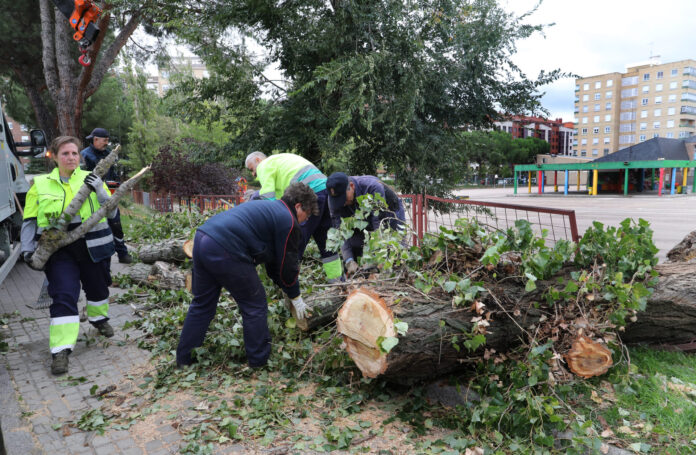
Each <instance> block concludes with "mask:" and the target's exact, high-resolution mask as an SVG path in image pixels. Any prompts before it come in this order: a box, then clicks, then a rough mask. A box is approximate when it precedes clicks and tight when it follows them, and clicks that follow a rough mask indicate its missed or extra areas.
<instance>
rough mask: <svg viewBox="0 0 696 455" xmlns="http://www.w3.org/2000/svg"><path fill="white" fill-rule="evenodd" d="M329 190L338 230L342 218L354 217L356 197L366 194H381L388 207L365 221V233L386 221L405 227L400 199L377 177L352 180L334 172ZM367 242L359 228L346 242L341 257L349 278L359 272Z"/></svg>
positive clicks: (391, 224) (331, 207)
mask: <svg viewBox="0 0 696 455" xmlns="http://www.w3.org/2000/svg"><path fill="white" fill-rule="evenodd" d="M326 190H327V191H328V192H329V210H330V211H331V219H332V222H333V226H334V227H335V228H338V227H340V226H341V219H342V218H348V217H352V216H354V215H355V210H356V209H357V207H358V202H357V198H358V197H360V196H363V195H365V194H379V195H380V196H382V198H384V200H385V201H386V203H387V208H388V209H387V210H383V211H381V212H379V213H378V214H376V215H375V214H371V215H370V216H369V217H368V219H367V220H366V221H367V222H368V225H367V227H366V230H368V231H376V230H377V229H379V228H380V226H381V225H382V221H383V220H387V221H386V222H385V224H386V226H388V227H390V228H391V229H401V228H403V224H404V221H405V220H406V213H405V211H404V206H403V204H402V203H401V199H399V196H398V195H397V194H396V192H395V191H394V190H392V189H391V188H390V187H389V185H385V184H384V183H382V181H381V180H379V179H378V178H377V177H374V176H372V175H360V176H352V177H349V176H347V175H346V174H344V173H343V172H334V173H333V174H331V175H330V176H329V178H328V179H327V180H326ZM386 226H384V227H386ZM364 243H365V236H364V235H363V232H362V231H361V230H359V229H356V230H355V232H354V233H353V236H352V237H351V238H349V239H348V240H346V241H345V242H344V243H343V245H342V247H341V255H342V256H343V261H344V262H345V270H346V275H347V276H352V275H353V274H354V273H355V272H356V271H357V270H358V263H357V259H358V258H359V257H360V256H362V250H363V244H364Z"/></svg>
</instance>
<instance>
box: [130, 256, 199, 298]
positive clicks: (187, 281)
mask: <svg viewBox="0 0 696 455" xmlns="http://www.w3.org/2000/svg"><path fill="white" fill-rule="evenodd" d="M122 275H126V276H128V277H130V278H131V279H132V280H133V281H134V282H136V283H138V284H144V285H147V286H151V287H154V288H156V289H170V290H175V291H176V290H180V289H186V290H188V291H189V292H190V291H191V281H192V277H191V273H190V272H186V271H183V270H180V269H179V268H178V267H176V266H175V265H172V264H168V263H166V262H155V263H154V264H143V263H137V264H133V265H130V266H128V267H127V268H126V269H124V271H123V272H122Z"/></svg>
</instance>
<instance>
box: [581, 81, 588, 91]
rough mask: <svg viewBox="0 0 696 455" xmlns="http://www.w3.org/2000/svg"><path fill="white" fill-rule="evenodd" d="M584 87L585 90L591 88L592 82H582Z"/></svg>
mask: <svg viewBox="0 0 696 455" xmlns="http://www.w3.org/2000/svg"><path fill="white" fill-rule="evenodd" d="M582 89H583V90H589V89H590V84H588V83H587V82H585V83H584V84H582Z"/></svg>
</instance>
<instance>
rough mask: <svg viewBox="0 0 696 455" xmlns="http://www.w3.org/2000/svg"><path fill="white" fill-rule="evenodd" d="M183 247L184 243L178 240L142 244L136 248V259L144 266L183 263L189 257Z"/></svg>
mask: <svg viewBox="0 0 696 455" xmlns="http://www.w3.org/2000/svg"><path fill="white" fill-rule="evenodd" d="M184 245H185V242H184V241H183V240H180V239H169V240H164V241H162V242H157V243H150V244H144V245H141V246H140V247H139V248H138V259H140V260H141V261H142V262H144V263H146V264H154V263H155V262H157V261H164V262H184V261H185V260H186V258H187V257H189V256H187V254H186V251H185V250H184Z"/></svg>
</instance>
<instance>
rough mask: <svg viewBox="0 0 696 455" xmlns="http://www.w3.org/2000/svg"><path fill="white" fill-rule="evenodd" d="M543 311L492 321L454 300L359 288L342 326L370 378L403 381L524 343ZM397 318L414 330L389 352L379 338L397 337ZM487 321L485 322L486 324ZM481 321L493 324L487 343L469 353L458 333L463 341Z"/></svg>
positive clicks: (350, 300)
mask: <svg viewBox="0 0 696 455" xmlns="http://www.w3.org/2000/svg"><path fill="white" fill-rule="evenodd" d="M540 317H541V312H540V311H539V310H537V309H535V308H530V309H529V310H528V311H527V312H526V313H524V314H521V315H520V316H517V317H515V318H514V320H513V318H512V316H511V315H507V314H505V313H502V312H501V313H499V314H497V315H495V317H493V318H492V319H491V320H489V321H486V320H485V319H481V318H478V319H479V321H477V322H472V319H475V320H476V319H477V313H475V312H474V311H472V310H471V309H470V308H453V307H452V305H451V303H439V302H433V303H413V302H408V304H407V303H406V299H402V300H400V301H399V303H396V304H395V303H394V302H390V301H389V300H386V301H384V300H382V298H381V297H380V296H377V295H376V294H375V293H374V292H372V291H370V290H368V289H365V288H359V289H356V290H355V291H354V292H352V293H351V294H350V296H349V297H348V299H347V300H346V303H345V304H344V305H343V307H342V308H341V310H340V311H339V313H338V319H337V327H338V331H339V333H341V334H342V335H343V337H344V341H345V345H346V349H347V351H348V354H349V355H350V357H351V358H352V359H353V361H355V363H356V365H357V366H358V368H360V370H361V371H362V373H363V375H364V376H365V377H376V376H380V377H384V378H388V379H391V380H395V381H398V382H409V381H412V380H418V379H426V378H433V377H435V376H438V375H442V374H446V373H450V372H452V371H455V370H457V369H462V367H463V365H465V364H466V363H468V362H471V361H477V360H479V359H480V358H481V355H482V354H483V351H484V348H487V349H491V348H492V349H495V350H496V351H497V352H505V351H506V350H508V349H510V348H512V347H514V346H518V345H519V344H520V343H521V342H522V341H523V339H524V332H523V328H527V327H529V326H531V325H533V324H536V323H537V322H539V319H540ZM394 319H399V320H401V321H403V322H406V323H407V324H408V332H407V333H406V334H405V335H403V336H399V337H398V339H399V343H398V344H397V345H396V346H395V347H394V348H393V349H392V350H391V351H390V352H389V353H385V352H382V351H381V350H380V346H379V345H378V343H377V340H378V339H379V337H389V336H394ZM484 321H485V323H484ZM475 325H476V326H477V327H479V328H481V329H482V328H483V326H487V327H486V328H485V331H486V345H485V346H481V347H480V348H478V349H477V350H476V351H474V352H469V351H467V349H466V348H464V347H463V346H461V341H460V342H459V343H458V345H459V348H457V347H455V343H453V341H454V339H453V337H455V336H457V337H458V338H459V340H462V339H463V337H464V336H465V335H466V334H467V333H471V332H472V329H474V328H475Z"/></svg>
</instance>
